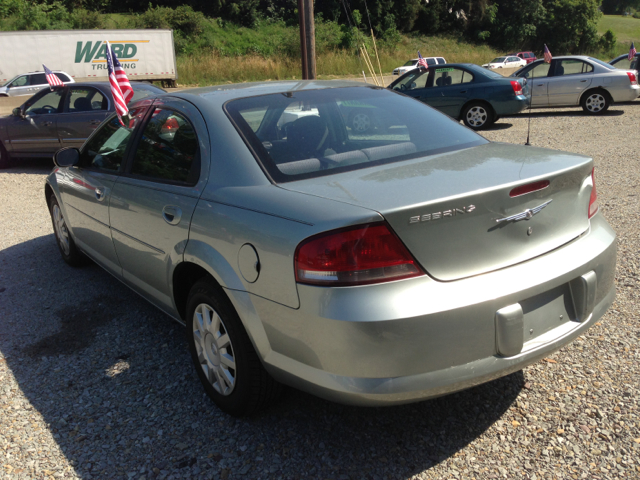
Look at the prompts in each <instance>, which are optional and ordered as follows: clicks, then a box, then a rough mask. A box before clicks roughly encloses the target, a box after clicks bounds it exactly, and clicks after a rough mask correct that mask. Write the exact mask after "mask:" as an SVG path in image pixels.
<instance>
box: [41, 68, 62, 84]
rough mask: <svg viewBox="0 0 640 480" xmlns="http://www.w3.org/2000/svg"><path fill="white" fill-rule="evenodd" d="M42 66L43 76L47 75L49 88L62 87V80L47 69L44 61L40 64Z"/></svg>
mask: <svg viewBox="0 0 640 480" xmlns="http://www.w3.org/2000/svg"><path fill="white" fill-rule="evenodd" d="M42 67H43V68H44V76H45V77H47V83H48V84H49V87H50V88H51V90H53V87H64V83H63V81H62V80H60V79H59V78H58V76H57V75H56V74H55V73H53V72H52V71H51V70H49V69H48V68H47V66H46V65H45V64H44V63H43V64H42Z"/></svg>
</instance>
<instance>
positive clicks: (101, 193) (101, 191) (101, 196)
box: [95, 187, 105, 202]
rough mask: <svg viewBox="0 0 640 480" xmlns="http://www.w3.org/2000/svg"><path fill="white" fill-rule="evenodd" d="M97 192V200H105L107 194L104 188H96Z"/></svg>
mask: <svg viewBox="0 0 640 480" xmlns="http://www.w3.org/2000/svg"><path fill="white" fill-rule="evenodd" d="M95 192H96V198H97V199H98V201H99V202H101V201H102V200H104V194H105V192H104V188H100V187H96V189H95Z"/></svg>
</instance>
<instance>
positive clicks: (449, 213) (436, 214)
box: [409, 205, 476, 223]
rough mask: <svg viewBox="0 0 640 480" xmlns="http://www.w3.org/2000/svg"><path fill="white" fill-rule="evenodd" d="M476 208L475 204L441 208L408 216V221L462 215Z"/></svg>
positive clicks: (413, 221)
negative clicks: (449, 208) (448, 208)
mask: <svg viewBox="0 0 640 480" xmlns="http://www.w3.org/2000/svg"><path fill="white" fill-rule="evenodd" d="M475 209H476V206H475V205H469V206H468V207H462V208H452V209H451V210H442V211H440V212H433V213H425V214H424V215H416V216H415V217H411V218H409V223H419V222H430V221H431V220H440V219H441V218H446V217H455V216H456V215H462V214H464V213H471V212H473V211H474V210H475Z"/></svg>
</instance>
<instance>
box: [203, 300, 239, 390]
mask: <svg viewBox="0 0 640 480" xmlns="http://www.w3.org/2000/svg"><path fill="white" fill-rule="evenodd" d="M193 340H194V342H195V345H196V351H197V353H198V361H199V362H200V367H202V371H203V372H204V374H205V375H206V377H207V380H209V383H211V385H212V386H213V388H214V389H215V390H216V392H218V393H219V394H221V395H229V394H231V392H233V388H234V387H235V385H236V359H235V355H234V352H233V346H232V345H231V339H230V338H229V335H228V333H227V328H226V327H225V325H224V322H223V321H222V319H221V318H220V316H219V315H218V313H217V312H216V311H215V310H214V309H213V308H211V307H210V306H209V305H207V304H206V303H201V304H200V305H198V306H197V307H196V311H195V312H194V314H193Z"/></svg>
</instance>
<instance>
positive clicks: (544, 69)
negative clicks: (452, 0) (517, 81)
mask: <svg viewBox="0 0 640 480" xmlns="http://www.w3.org/2000/svg"><path fill="white" fill-rule="evenodd" d="M550 66H551V64H550V63H546V62H540V63H538V64H537V65H536V66H535V67H533V68H530V69H529V70H527V71H526V72H525V73H524V74H520V75H519V76H521V77H524V78H542V77H546V76H547V75H549V67H550Z"/></svg>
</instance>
